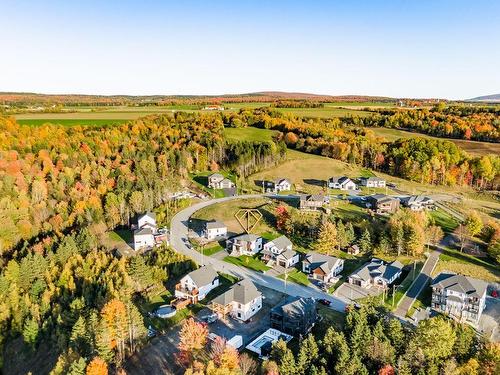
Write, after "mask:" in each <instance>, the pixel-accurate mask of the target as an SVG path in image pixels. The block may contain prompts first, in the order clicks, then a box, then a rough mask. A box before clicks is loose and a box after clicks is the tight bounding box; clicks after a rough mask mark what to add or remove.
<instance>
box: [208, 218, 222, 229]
mask: <svg viewBox="0 0 500 375" xmlns="http://www.w3.org/2000/svg"><path fill="white" fill-rule="evenodd" d="M225 227H226V224H224V223H223V222H222V221H219V220H212V221H207V223H206V228H207V229H216V228H225Z"/></svg>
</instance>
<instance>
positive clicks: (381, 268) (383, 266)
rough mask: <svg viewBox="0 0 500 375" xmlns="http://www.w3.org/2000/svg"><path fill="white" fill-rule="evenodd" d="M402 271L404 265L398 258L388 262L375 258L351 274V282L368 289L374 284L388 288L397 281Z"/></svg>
mask: <svg viewBox="0 0 500 375" xmlns="http://www.w3.org/2000/svg"><path fill="white" fill-rule="evenodd" d="M402 271H403V265H402V264H401V263H400V262H398V261H397V260H395V261H394V262H391V263H386V262H384V261H383V260H380V259H377V258H373V259H372V260H371V261H370V262H369V263H366V264H365V265H364V266H363V267H361V268H359V269H358V270H357V271H355V272H354V273H352V274H351V275H350V276H349V283H350V284H353V285H357V286H360V287H362V288H366V289H369V288H370V287H372V286H377V287H380V288H387V287H388V286H389V285H391V284H392V283H393V282H394V281H396V279H397V278H398V277H399V276H400V275H401V272H402Z"/></svg>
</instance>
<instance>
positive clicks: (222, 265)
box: [170, 194, 347, 312]
mask: <svg viewBox="0 0 500 375" xmlns="http://www.w3.org/2000/svg"><path fill="white" fill-rule="evenodd" d="M262 196H268V197H273V195H263V194H255V195H240V196H236V197H226V198H219V199H211V200H209V201H204V202H200V203H197V204H195V205H193V206H190V207H188V208H186V209H184V210H182V211H181V212H179V213H177V215H175V216H174V217H173V219H172V222H171V225H170V246H171V247H172V248H173V249H175V250H176V251H178V252H179V253H182V254H184V255H187V256H188V257H190V258H192V259H193V260H194V261H195V262H196V263H198V264H203V265H208V264H210V265H211V266H212V267H213V268H214V269H215V270H216V271H218V272H223V273H227V274H231V275H234V276H237V277H239V278H241V279H244V278H247V279H250V280H252V281H253V282H254V283H255V284H258V285H262V286H265V287H267V288H270V289H274V290H276V291H279V292H282V293H286V294H288V295H292V296H301V297H314V298H316V299H320V298H323V299H326V300H328V301H330V302H331V305H330V307H331V308H332V309H334V310H337V311H341V312H344V311H345V307H346V304H347V301H344V300H341V299H340V298H337V297H333V296H332V295H330V294H328V293H325V292H323V291H321V290H320V289H319V288H317V287H315V286H313V285H311V286H302V285H298V284H295V283H292V282H287V283H286V284H285V282H284V280H281V279H278V278H276V277H273V276H269V275H265V274H263V273H261V272H256V271H253V270H250V269H248V268H244V267H239V266H236V265H234V264H230V263H227V262H224V261H222V260H218V259H215V258H212V257H208V256H203V255H202V254H201V253H199V252H198V251H196V250H194V249H193V248H190V247H188V246H187V244H188V243H189V242H188V225H189V218H190V217H191V216H192V215H193V214H194V213H195V212H196V211H198V210H200V209H202V208H204V207H207V206H210V205H213V204H216V203H221V202H226V201H229V200H233V199H249V198H260V197H262ZM279 197H281V198H283V196H279Z"/></svg>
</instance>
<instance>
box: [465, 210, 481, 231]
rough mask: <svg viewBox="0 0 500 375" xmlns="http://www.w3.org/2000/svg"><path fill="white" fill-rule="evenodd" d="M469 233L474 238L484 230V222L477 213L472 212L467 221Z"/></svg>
mask: <svg viewBox="0 0 500 375" xmlns="http://www.w3.org/2000/svg"><path fill="white" fill-rule="evenodd" d="M465 226H466V228H467V231H468V232H469V234H470V235H471V236H472V237H475V236H477V235H478V234H479V233H481V230H482V229H483V221H482V220H481V217H480V216H479V214H478V213H477V212H476V211H471V212H470V213H469V215H467V218H466V220H465Z"/></svg>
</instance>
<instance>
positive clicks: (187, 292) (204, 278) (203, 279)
mask: <svg viewBox="0 0 500 375" xmlns="http://www.w3.org/2000/svg"><path fill="white" fill-rule="evenodd" d="M218 286H219V275H218V274H217V272H215V270H214V269H213V268H212V266H203V267H200V268H198V269H196V270H194V271H191V272H189V273H188V274H187V275H185V276H184V277H183V278H182V279H181V280H180V281H179V283H178V284H177V285H176V286H175V297H176V298H178V299H187V300H189V301H190V302H191V303H197V302H198V301H201V300H202V299H204V298H205V297H206V296H207V294H208V293H210V291H211V290H213V289H215V288H217V287H218Z"/></svg>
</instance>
